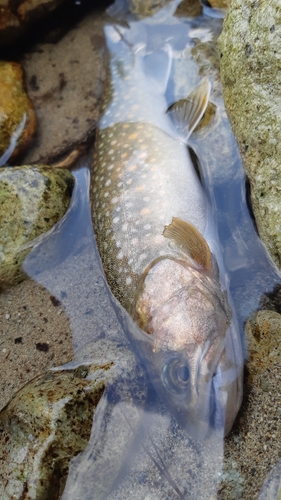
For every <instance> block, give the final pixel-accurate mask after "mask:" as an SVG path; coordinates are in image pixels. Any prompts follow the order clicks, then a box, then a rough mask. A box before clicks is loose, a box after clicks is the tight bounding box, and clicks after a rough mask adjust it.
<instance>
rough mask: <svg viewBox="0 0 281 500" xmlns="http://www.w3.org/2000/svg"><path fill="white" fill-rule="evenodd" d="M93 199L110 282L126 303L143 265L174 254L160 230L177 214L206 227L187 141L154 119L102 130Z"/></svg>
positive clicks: (203, 229)
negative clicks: (157, 125) (185, 142)
mask: <svg viewBox="0 0 281 500" xmlns="http://www.w3.org/2000/svg"><path fill="white" fill-rule="evenodd" d="M91 201H92V211H93V221H94V228H95V234H96V238H97V244H98V248H99V252H100V255H101V259H102V263H103V267H104V271H105V274H106V277H107V280H108V283H109V285H110V287H111V290H112V292H113V293H114V295H115V296H116V297H117V298H118V299H119V301H120V302H121V304H122V305H123V306H124V307H125V308H126V309H127V310H129V311H130V306H131V303H132V301H133V299H134V294H135V291H136V287H137V282H138V280H139V277H140V276H141V275H142V274H143V272H144V270H145V269H146V267H147V266H149V265H150V264H151V263H152V262H153V261H154V260H155V259H157V258H159V257H161V256H163V255H171V254H172V248H171V244H170V243H169V240H167V238H164V237H163V234H162V233H163V229H164V226H165V225H166V224H170V223H171V221H172V217H179V218H181V219H183V220H186V221H188V222H191V223H192V224H193V225H194V226H196V228H197V229H198V230H199V232H200V233H201V234H202V235H203V236H204V235H205V233H206V221H207V202H206V198H205V195H204V193H203V190H202V187H201V184H200V182H199V179H198V177H197V174H196V172H195V170H194V167H193V165H192V162H191V160H190V157H189V153H188V150H187V147H186V146H185V145H184V144H181V143H180V142H179V141H178V140H177V139H175V138H173V137H171V136H170V135H168V134H167V133H166V132H164V131H163V130H161V129H160V128H158V127H156V126H155V125H152V124H149V123H143V122H135V123H117V124H115V125H112V126H109V127H107V128H104V129H100V130H99V131H98V133H97V139H96V150H95V157H94V165H93V175H92V184H91Z"/></svg>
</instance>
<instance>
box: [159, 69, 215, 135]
mask: <svg viewBox="0 0 281 500" xmlns="http://www.w3.org/2000/svg"><path fill="white" fill-rule="evenodd" d="M210 92H211V84H210V82H209V80H207V79H206V80H203V82H201V83H200V85H198V86H197V87H196V88H195V89H194V90H193V91H192V92H191V94H189V96H188V97H187V98H186V99H180V100H179V101H177V102H175V103H174V104H172V106H170V107H169V108H168V110H167V113H169V115H170V117H171V120H172V121H173V123H174V126H175V128H176V130H177V131H178V133H179V134H180V135H181V136H182V137H183V139H184V141H185V142H187V140H188V137H189V136H190V134H191V133H192V132H193V130H194V129H195V128H196V125H198V123H199V121H200V120H201V118H202V116H203V115H204V113H205V110H206V108H207V105H208V101H209V97H210Z"/></svg>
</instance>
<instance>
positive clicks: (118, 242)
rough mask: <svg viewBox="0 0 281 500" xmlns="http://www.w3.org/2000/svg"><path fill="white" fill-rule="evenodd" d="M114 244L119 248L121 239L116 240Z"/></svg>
mask: <svg viewBox="0 0 281 500" xmlns="http://www.w3.org/2000/svg"><path fill="white" fill-rule="evenodd" d="M116 246H117V248H120V247H121V241H119V240H118V241H116Z"/></svg>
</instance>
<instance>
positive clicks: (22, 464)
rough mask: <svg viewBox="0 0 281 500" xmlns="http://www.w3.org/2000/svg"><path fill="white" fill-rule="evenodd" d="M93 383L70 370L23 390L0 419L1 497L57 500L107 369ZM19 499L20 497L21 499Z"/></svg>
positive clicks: (85, 435)
mask: <svg viewBox="0 0 281 500" xmlns="http://www.w3.org/2000/svg"><path fill="white" fill-rule="evenodd" d="M95 370H96V372H97V374H96V377H94V378H93V380H86V379H85V378H81V377H76V373H75V370H69V371H56V372H46V373H44V374H43V375H39V376H38V377H36V378H35V379H33V380H32V381H31V382H30V383H29V384H27V385H26V386H24V387H23V388H22V389H21V390H20V391H19V392H18V393H17V394H15V395H14V397H13V398H12V399H11V401H10V402H9V403H8V405H7V406H6V407H5V408H4V409H3V410H2V412H1V414H0V429H1V433H0V443H1V444H0V446H1V457H0V497H1V499H2V500H12V499H20V498H25V499H26V500H27V499H32V498H38V499H39V498H40V499H42V500H43V499H45V500H47V499H51V498H52V500H56V499H59V498H60V496H61V493H62V491H63V488H64V485H65V481H66V477H67V472H68V467H69V462H70V459H71V457H73V456H75V455H77V453H79V452H81V451H82V450H83V449H84V448H85V447H86V444H87V442H88V439H89V436H90V432H91V426H92V418H93V412H94V409H95V408H96V406H97V404H98V402H99V400H100V398H101V397H102V395H103V392H104V387H105V374H106V372H107V369H106V368H103V366H93V367H90V368H89V371H92V372H94V371H95ZM23 495H24V496H23Z"/></svg>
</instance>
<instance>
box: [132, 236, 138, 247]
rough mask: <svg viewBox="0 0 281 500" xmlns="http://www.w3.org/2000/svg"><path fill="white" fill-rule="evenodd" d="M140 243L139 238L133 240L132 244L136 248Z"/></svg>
mask: <svg viewBox="0 0 281 500" xmlns="http://www.w3.org/2000/svg"><path fill="white" fill-rule="evenodd" d="M138 242H139V240H138V238H132V239H131V243H132V245H133V246H136V245H137V244H138Z"/></svg>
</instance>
